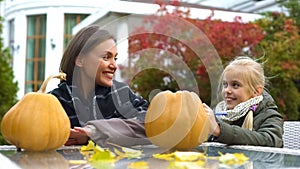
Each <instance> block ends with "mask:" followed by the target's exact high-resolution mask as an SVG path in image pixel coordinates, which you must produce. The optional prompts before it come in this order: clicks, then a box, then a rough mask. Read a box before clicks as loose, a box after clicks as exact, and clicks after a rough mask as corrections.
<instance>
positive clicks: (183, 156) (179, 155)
mask: <svg viewBox="0 0 300 169" xmlns="http://www.w3.org/2000/svg"><path fill="white" fill-rule="evenodd" d="M153 157H154V158H158V159H162V160H169V161H170V160H175V161H197V160H200V159H205V155H204V154H203V153H200V152H192V151H175V152H173V153H169V154H153Z"/></svg>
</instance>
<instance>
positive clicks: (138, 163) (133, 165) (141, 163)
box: [127, 161, 149, 169]
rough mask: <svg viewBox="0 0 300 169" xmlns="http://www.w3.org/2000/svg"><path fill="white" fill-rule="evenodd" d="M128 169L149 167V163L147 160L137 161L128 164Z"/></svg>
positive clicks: (147, 168)
mask: <svg viewBox="0 0 300 169" xmlns="http://www.w3.org/2000/svg"><path fill="white" fill-rule="evenodd" d="M127 168H128V169H149V166H148V163H147V162H145V161H136V162H132V163H129V164H128V165H127Z"/></svg>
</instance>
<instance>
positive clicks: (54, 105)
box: [1, 74, 71, 151]
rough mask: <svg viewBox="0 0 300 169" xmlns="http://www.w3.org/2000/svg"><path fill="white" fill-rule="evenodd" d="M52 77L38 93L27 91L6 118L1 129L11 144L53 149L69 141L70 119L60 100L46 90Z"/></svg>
mask: <svg viewBox="0 0 300 169" xmlns="http://www.w3.org/2000/svg"><path fill="white" fill-rule="evenodd" d="M52 78H59V79H64V78H65V74H60V75H59V76H50V77H49V78H47V79H46V80H45V81H44V82H43V84H42V86H41V88H40V90H39V91H38V92H30V93H27V94H26V95H25V96H24V97H23V98H22V99H21V100H20V101H19V102H17V103H16V104H15V105H14V106H13V107H12V108H11V109H10V110H9V111H8V112H7V113H6V114H5V115H4V117H3V119H2V122H1V132H2V135H3V137H4V138H5V139H6V140H7V142H8V143H10V144H13V145H15V146H16V147H18V148H20V149H24V150H29V151H47V150H54V149H57V148H59V147H61V146H62V145H64V143H65V142H66V141H67V139H68V138H69V134H70V127H71V124H70V120H69V118H68V116H67V114H66V112H65V110H64V109H63V107H62V105H61V104H60V102H59V101H58V99H57V98H56V97H55V96H54V95H52V94H47V93H45V91H46V86H47V83H48V82H49V80H50V79H52Z"/></svg>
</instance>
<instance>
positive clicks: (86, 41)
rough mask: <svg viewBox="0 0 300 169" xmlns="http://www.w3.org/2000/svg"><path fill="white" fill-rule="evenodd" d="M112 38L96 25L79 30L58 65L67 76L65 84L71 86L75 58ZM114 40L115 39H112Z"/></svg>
mask: <svg viewBox="0 0 300 169" xmlns="http://www.w3.org/2000/svg"><path fill="white" fill-rule="evenodd" d="M108 39H114V37H113V36H112V35H111V34H110V33H109V32H108V31H106V30H102V29H100V27H99V26H97V25H91V26H87V27H85V28H83V29H81V30H80V31H79V32H78V33H77V34H76V35H75V36H74V37H73V38H72V39H71V41H70V42H69V44H68V46H67V48H66V50H65V51H64V54H63V57H62V59H61V63H60V68H59V69H60V71H61V72H64V73H66V74H67V83H68V84H71V83H72V79H73V72H74V67H75V61H76V58H77V57H78V56H79V55H81V54H86V53H88V52H89V51H90V50H92V49H93V48H94V47H95V46H97V45H98V44H100V43H102V42H104V41H106V40H108ZM114 40H115V39H114Z"/></svg>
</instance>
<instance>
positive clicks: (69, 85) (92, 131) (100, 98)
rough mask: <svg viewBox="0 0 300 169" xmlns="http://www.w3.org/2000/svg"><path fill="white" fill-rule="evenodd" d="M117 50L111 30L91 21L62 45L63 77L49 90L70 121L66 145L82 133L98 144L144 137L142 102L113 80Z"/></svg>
mask: <svg viewBox="0 0 300 169" xmlns="http://www.w3.org/2000/svg"><path fill="white" fill-rule="evenodd" d="M117 55H118V53H117V48H116V41H115V39H114V38H113V36H112V35H111V34H110V33H109V32H108V31H106V30H101V29H99V26H96V25H92V26H88V27H86V28H83V29H82V30H80V31H79V32H78V33H77V34H76V35H75V36H74V37H73V39H72V40H71V41H70V43H69V45H68V47H67V48H66V50H65V52H64V54H63V57H62V60H61V64H60V70H61V71H62V72H64V73H66V75H67V78H66V80H63V81H61V83H60V84H59V85H58V87H57V88H56V89H54V90H52V91H51V92H50V93H51V94H53V95H55V96H56V97H57V98H58V100H59V101H60V103H61V104H62V106H63V107H64V109H65V111H66V113H67V114H68V116H69V119H70V121H71V129H70V130H71V134H70V136H69V140H68V141H67V143H66V145H81V144H86V143H87V141H88V139H92V140H93V141H95V142H96V143H98V144H99V145H101V146H106V145H107V144H108V143H114V144H119V145H123V146H131V145H135V144H148V143H150V142H149V141H148V139H147V138H146V135H145V130H144V117H145V113H146V111H147V108H148V102H147V101H146V100H144V99H143V98H141V97H139V96H137V95H135V94H134V93H133V92H132V90H131V89H130V88H129V87H128V86H127V85H126V84H124V83H121V82H118V81H115V80H113V76H114V73H115V72H116V69H117V64H116V60H117Z"/></svg>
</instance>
